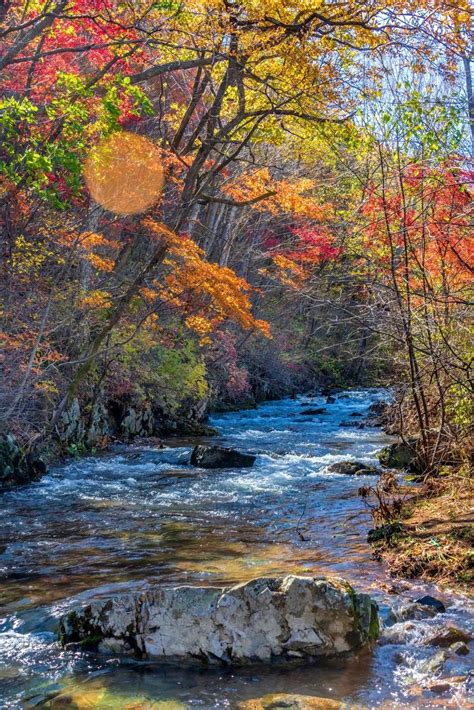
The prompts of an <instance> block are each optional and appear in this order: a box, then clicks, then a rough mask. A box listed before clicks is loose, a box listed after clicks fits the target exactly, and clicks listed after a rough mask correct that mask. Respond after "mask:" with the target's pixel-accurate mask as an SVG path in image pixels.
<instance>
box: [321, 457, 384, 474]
mask: <svg viewBox="0 0 474 710" xmlns="http://www.w3.org/2000/svg"><path fill="white" fill-rule="evenodd" d="M327 471H328V472H329V473H343V474H345V475H347V476H368V475H371V476H372V475H376V474H380V473H381V472H380V470H379V469H377V468H374V466H369V465H368V464H366V463H361V462H360V461H338V462H337V463H333V464H331V465H330V466H328V467H327Z"/></svg>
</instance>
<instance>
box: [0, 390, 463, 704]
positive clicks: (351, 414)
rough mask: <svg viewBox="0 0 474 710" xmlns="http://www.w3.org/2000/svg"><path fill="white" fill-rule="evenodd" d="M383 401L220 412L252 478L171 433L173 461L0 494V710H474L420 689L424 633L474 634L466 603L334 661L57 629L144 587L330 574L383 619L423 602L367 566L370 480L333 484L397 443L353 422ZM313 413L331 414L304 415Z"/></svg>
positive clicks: (73, 471)
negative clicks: (118, 650)
mask: <svg viewBox="0 0 474 710" xmlns="http://www.w3.org/2000/svg"><path fill="white" fill-rule="evenodd" d="M384 394H385V393H383V392H379V391H376V390H369V391H362V390H361V391H350V392H347V393H343V394H341V395H339V396H338V397H337V400H336V402H334V403H331V404H326V403H325V400H324V399H323V398H321V397H301V398H299V399H296V400H290V399H286V400H281V401H276V402H270V403H266V404H263V405H261V406H259V407H258V408H257V409H254V410H246V411H241V412H237V413H227V414H223V415H219V416H215V417H213V418H212V419H211V424H212V425H213V426H215V427H216V428H217V429H218V430H219V432H220V437H216V438H214V439H213V440H214V441H216V442H217V443H220V444H223V445H228V446H232V447H235V448H237V449H239V450H241V451H249V452H254V453H257V454H258V457H257V461H256V464H255V465H254V467H253V468H250V469H242V470H235V469H233V470H201V469H196V468H192V467H190V466H189V457H190V451H191V449H192V447H193V446H194V444H195V443H197V442H196V440H195V439H193V440H190V439H181V440H178V439H176V440H173V441H171V442H168V445H167V447H166V448H164V449H157V448H153V447H134V446H127V447H125V446H124V447H117V448H116V449H114V450H113V451H111V452H108V453H106V454H104V455H101V456H96V457H88V458H84V459H81V460H77V461H72V462H71V463H68V464H67V465H64V466H61V467H58V468H55V469H53V470H52V471H51V473H50V474H49V475H48V476H46V477H45V478H43V479H42V480H41V481H39V482H37V483H33V484H31V485H28V486H24V487H21V488H17V489H15V490H12V491H10V492H7V493H4V494H3V495H2V496H1V497H0V516H1V524H0V530H1V532H0V553H1V557H0V574H1V576H2V577H3V580H2V583H1V604H2V612H1V616H2V618H1V620H0V623H1V627H0V631H1V634H0V699H1V700H0V707H2V708H24V707H73V708H74V707H75V708H98V709H101V710H109V709H114V710H115V709H116V708H128V709H129V710H138V709H139V708H142V709H143V710H144V709H145V708H153V709H161V710H184V709H185V708H201V709H203V710H206V709H207V708H209V709H210V708H232V707H236V705H237V703H238V702H240V701H242V700H245V699H249V698H256V697H259V696H263V695H265V694H267V693H273V692H286V693H299V694H305V695H313V696H324V697H331V698H335V699H345V700H347V701H348V702H349V703H351V704H353V705H356V706H357V707H366V708H367V707H384V708H395V707H410V708H418V707H420V708H430V707H433V708H434V707H436V708H440V707H467V702H468V700H467V699H466V695H465V690H458V691H455V692H454V691H452V690H450V691H447V692H445V693H444V694H442V695H434V694H433V693H430V692H428V691H425V690H423V684H424V682H425V681H426V680H427V679H429V678H430V677H431V674H432V671H431V670H427V669H426V661H427V659H429V658H430V657H432V656H433V655H434V654H435V653H436V651H437V649H434V648H431V647H429V646H428V647H427V646H426V645H425V644H424V639H425V638H426V636H427V635H429V634H430V633H431V632H432V631H433V628H437V627H439V625H440V624H441V623H442V624H443V625H447V624H449V623H451V624H452V623H455V624H456V625H458V626H462V627H463V628H467V626H468V623H469V604H468V602H467V600H466V599H465V598H464V597H463V596H462V595H459V594H458V595H455V594H448V593H444V594H443V595H441V597H442V598H443V599H444V601H445V602H446V604H447V606H448V610H447V613H446V614H442V615H439V616H438V617H436V618H435V619H430V620H427V621H419V622H413V623H412V622H405V623H399V624H397V625H396V626H392V627H391V629H388V630H387V631H386V632H385V633H384V635H383V637H382V640H381V642H380V644H379V645H377V647H376V648H375V649H374V650H372V651H365V652H363V653H361V654H360V655H359V656H358V657H357V658H352V659H346V660H343V661H338V662H337V663H328V664H326V665H319V664H318V665H306V666H296V667H293V666H292V667H287V668H283V667H281V666H277V667H260V666H258V667H252V668H238V669H236V668H211V669H205V668H201V667H199V668H198V667H189V668H182V667H175V666H163V665H162V664H161V665H160V664H156V663H155V664H153V663H143V662H137V661H131V660H129V659H117V658H111V657H99V656H97V655H94V654H84V653H78V652H72V651H65V650H62V649H61V648H60V647H59V645H58V644H57V642H56V636H55V628H56V626H57V619H58V617H59V616H60V615H61V614H62V613H64V612H65V611H66V610H68V609H69V608H71V607H72V606H74V605H77V604H78V603H83V602H85V601H86V600H89V599H92V598H97V597H107V596H110V595H112V594H113V593H117V592H120V591H123V590H127V591H130V590H138V589H143V588H146V587H147V586H148V585H150V584H160V585H174V584H177V583H189V584H208V585H211V584H212V585H216V584H221V583H222V584H231V583H234V582H239V581H243V580H247V579H251V578H253V577H256V576H259V575H264V574H265V575H268V574H284V573H298V574H308V575H310V574H317V575H319V574H328V573H329V574H336V575H339V576H344V577H346V578H347V579H348V580H349V581H350V582H351V583H353V584H354V585H355V586H356V588H358V589H360V590H365V591H369V592H370V593H372V595H373V596H375V598H376V599H377V601H378V602H379V604H380V607H381V613H382V617H384V616H385V617H386V616H387V613H388V607H389V605H392V606H393V605H395V606H396V605H398V604H400V603H401V602H402V601H406V600H413V599H416V598H417V597H418V596H420V594H422V593H423V592H426V591H427V588H426V587H423V586H422V585H413V584H411V585H406V587H407V588H406V589H405V590H404V591H401V592H399V593H398V594H396V595H395V594H394V593H393V589H391V585H392V582H391V580H390V579H389V578H388V577H387V575H386V573H385V572H384V569H383V567H382V566H381V565H380V564H379V563H378V562H376V561H375V560H374V559H373V557H372V555H371V550H370V548H369V546H368V545H367V544H366V532H367V528H368V527H370V516H369V515H368V513H367V511H366V509H365V507H364V505H363V503H362V501H361V499H360V497H359V496H358V493H357V491H358V488H359V487H360V486H362V485H367V484H369V483H370V482H373V479H372V478H371V477H361V476H358V477H354V476H344V475H339V474H334V473H328V472H327V466H328V465H329V464H331V463H334V462H336V461H343V460H348V459H352V460H362V461H364V462H367V463H371V464H373V463H376V458H375V453H376V451H377V450H379V449H380V448H381V446H383V445H384V444H385V443H386V442H387V441H389V440H390V439H389V438H388V437H387V436H386V435H384V434H383V433H382V432H381V431H380V430H378V429H373V428H363V429H359V428H357V422H358V417H359V416H362V415H364V414H366V412H367V409H368V407H369V405H370V404H371V403H372V402H374V401H377V400H378V399H380V398H382V397H383V396H384ZM308 406H309V407H315V406H318V407H320V406H324V407H326V412H325V413H324V414H322V415H318V416H307V415H306V416H305V415H303V414H302V412H304V409H305V407H306V408H307V407H308ZM341 422H350V423H351V424H352V425H351V426H343V427H341V426H339V425H340V423H341ZM200 441H201V442H202V441H206V440H203V439H201V440H200ZM401 586H402V588H403V585H401ZM437 595H438V596H440V594H439V592H438V593H437ZM469 659H470V657H469V656H466V657H455V658H451V659H448V661H447V662H446V666H445V670H444V673H445V674H447V675H459V674H466V672H467V670H468V667H469ZM462 687H463V686H462Z"/></svg>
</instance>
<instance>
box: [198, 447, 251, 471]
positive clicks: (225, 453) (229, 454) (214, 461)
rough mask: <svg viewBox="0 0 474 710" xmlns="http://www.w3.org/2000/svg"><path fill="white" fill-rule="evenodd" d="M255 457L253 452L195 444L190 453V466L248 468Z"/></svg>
mask: <svg viewBox="0 0 474 710" xmlns="http://www.w3.org/2000/svg"><path fill="white" fill-rule="evenodd" d="M256 458H257V457H256V456H254V455H253V454H241V453H240V451H235V450H234V449H225V448H224V447H223V446H203V445H200V446H195V447H194V449H193V452H192V454H191V466H199V467H201V468H248V467H250V466H253V464H254V463H255V459H256Z"/></svg>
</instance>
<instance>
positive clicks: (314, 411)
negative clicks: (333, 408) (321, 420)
mask: <svg viewBox="0 0 474 710" xmlns="http://www.w3.org/2000/svg"><path fill="white" fill-rule="evenodd" d="M327 411H328V410H327V409H326V407H316V408H315V409H305V410H304V411H303V412H301V415H302V416H303V417H313V416H316V415H317V414H326V412H327Z"/></svg>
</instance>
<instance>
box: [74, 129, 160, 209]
mask: <svg viewBox="0 0 474 710" xmlns="http://www.w3.org/2000/svg"><path fill="white" fill-rule="evenodd" d="M84 178H85V181H86V185H87V188H88V190H89V192H90V194H91V195H92V197H93V198H94V200H95V201H96V202H97V203H98V204H99V205H101V206H102V207H104V208H105V209H106V210H109V211H110V212H114V213H115V214H119V215H131V214H139V213H140V212H144V211H145V210H147V209H148V208H149V207H151V206H152V205H154V204H155V203H156V202H157V200H158V199H159V196H160V193H161V191H162V189H163V183H164V174H163V166H162V163H161V156H160V151H159V150H158V148H157V147H156V146H155V145H154V144H153V143H152V142H151V141H149V140H148V139H147V138H144V137H143V136H139V135H137V134H136V133H129V132H126V131H123V132H117V133H113V134H112V135H111V136H109V137H108V138H106V139H105V140H103V141H101V142H100V143H99V144H98V145H96V146H95V147H94V148H92V150H91V151H90V153H89V155H88V157H87V159H86V161H85V164H84Z"/></svg>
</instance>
